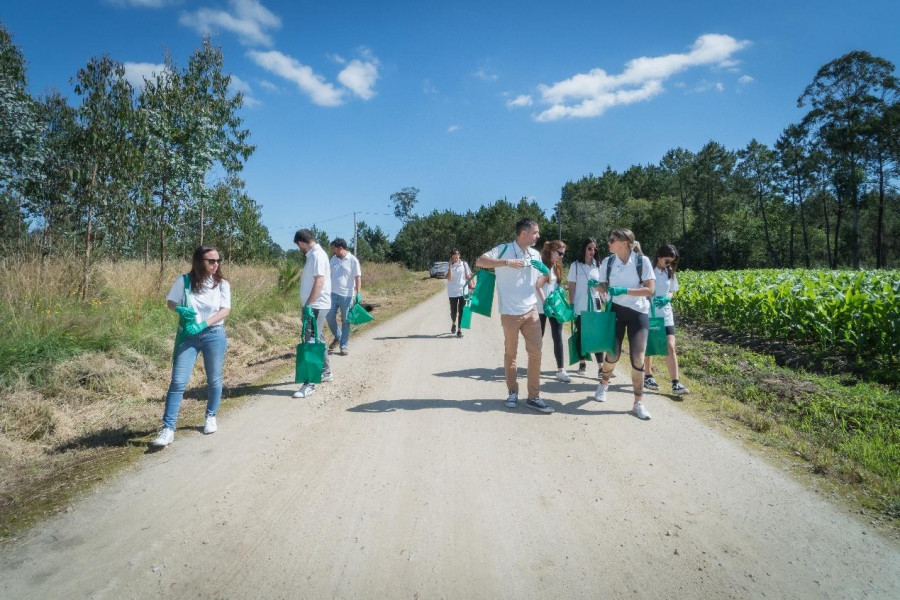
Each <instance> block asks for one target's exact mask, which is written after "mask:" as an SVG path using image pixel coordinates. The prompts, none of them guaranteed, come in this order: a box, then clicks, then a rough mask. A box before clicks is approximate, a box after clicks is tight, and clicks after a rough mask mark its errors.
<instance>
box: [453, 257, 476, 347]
mask: <svg viewBox="0 0 900 600" xmlns="http://www.w3.org/2000/svg"><path fill="white" fill-rule="evenodd" d="M471 276H472V269H470V268H469V263H467V262H466V261H464V260H462V259H460V257H459V250H457V249H456V248H454V249H453V250H451V251H450V267H449V268H448V269H447V296H448V297H449V298H450V323H451V325H450V333H455V334H456V337H462V336H463V332H462V327H460V322H461V321H462V307H463V304H464V303H465V299H466V286H468V288H469V289H470V290H471V289H472V288H474V287H475V282H474V281H469V283H468V284H467V283H466V281H467V280H468V279H469V278H470V277H471Z"/></svg>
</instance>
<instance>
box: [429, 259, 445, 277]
mask: <svg viewBox="0 0 900 600" xmlns="http://www.w3.org/2000/svg"><path fill="white" fill-rule="evenodd" d="M449 270H450V263H448V262H436V263H434V264H433V265H431V269H429V270H428V274H429V275H431V276H432V277H446V276H447V271H449Z"/></svg>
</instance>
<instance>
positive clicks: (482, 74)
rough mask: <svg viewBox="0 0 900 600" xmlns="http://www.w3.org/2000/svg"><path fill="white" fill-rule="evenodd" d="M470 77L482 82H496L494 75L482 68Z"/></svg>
mask: <svg viewBox="0 0 900 600" xmlns="http://www.w3.org/2000/svg"><path fill="white" fill-rule="evenodd" d="M472 75H473V76H474V77H476V78H477V79H480V80H482V81H497V75H496V73H489V72H488V71H487V70H485V69H484V68H481V69H478V70H477V71H475V72H474V73H473V74H472Z"/></svg>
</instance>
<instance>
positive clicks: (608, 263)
mask: <svg viewBox="0 0 900 600" xmlns="http://www.w3.org/2000/svg"><path fill="white" fill-rule="evenodd" d="M635 254H636V255H637V260H636V261H635V263H634V268H635V269H636V270H637V276H638V281H639V282H640V285H644V278H643V277H642V276H641V271H643V270H644V255H643V254H641V253H640V252H635ZM615 256H616V255H615V254H610V255H609V257H608V258H607V259H606V285H609V275H610V273H612V264H613V258H614V257H615Z"/></svg>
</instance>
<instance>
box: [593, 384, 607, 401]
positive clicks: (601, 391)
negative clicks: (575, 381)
mask: <svg viewBox="0 0 900 600" xmlns="http://www.w3.org/2000/svg"><path fill="white" fill-rule="evenodd" d="M608 389H609V384H608V383H607V384H606V385H603V384H602V383H601V384H600V385H598V386H597V391H596V392H594V400H596V401H597V402H606V390H608Z"/></svg>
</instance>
